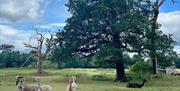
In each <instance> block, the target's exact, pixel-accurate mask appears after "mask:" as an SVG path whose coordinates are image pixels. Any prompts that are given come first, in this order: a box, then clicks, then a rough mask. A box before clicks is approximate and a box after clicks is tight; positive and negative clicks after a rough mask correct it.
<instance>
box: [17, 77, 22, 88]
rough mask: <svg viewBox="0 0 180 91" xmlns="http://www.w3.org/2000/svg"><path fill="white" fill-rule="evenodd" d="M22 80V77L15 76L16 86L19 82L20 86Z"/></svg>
mask: <svg viewBox="0 0 180 91" xmlns="http://www.w3.org/2000/svg"><path fill="white" fill-rule="evenodd" d="M22 78H23V77H22V76H19V75H17V76H16V86H17V85H18V83H19V82H21V84H22V82H23V80H22Z"/></svg>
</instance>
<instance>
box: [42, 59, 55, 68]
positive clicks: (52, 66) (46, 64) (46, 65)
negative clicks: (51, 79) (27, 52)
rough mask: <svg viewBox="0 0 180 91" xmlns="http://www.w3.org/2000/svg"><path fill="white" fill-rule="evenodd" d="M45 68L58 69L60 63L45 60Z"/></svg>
mask: <svg viewBox="0 0 180 91" xmlns="http://www.w3.org/2000/svg"><path fill="white" fill-rule="evenodd" d="M43 68H44V69H57V68H58V65H57V64H56V63H52V62H51V61H44V63H43Z"/></svg>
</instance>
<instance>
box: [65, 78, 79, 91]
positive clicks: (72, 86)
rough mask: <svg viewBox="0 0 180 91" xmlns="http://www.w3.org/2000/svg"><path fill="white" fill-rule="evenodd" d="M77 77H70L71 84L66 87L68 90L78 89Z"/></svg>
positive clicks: (74, 90) (75, 90)
mask: <svg viewBox="0 0 180 91" xmlns="http://www.w3.org/2000/svg"><path fill="white" fill-rule="evenodd" d="M77 88H78V86H77V84H76V77H71V78H70V79H69V85H68V86H67V88H66V91H77Z"/></svg>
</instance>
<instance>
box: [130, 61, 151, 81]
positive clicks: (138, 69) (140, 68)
mask: <svg viewBox="0 0 180 91" xmlns="http://www.w3.org/2000/svg"><path fill="white" fill-rule="evenodd" d="M150 71H151V66H150V64H149V63H147V62H144V61H138V62H136V63H135V64H134V65H132V66H131V67H130V72H131V78H132V80H142V79H147V78H149V77H150Z"/></svg>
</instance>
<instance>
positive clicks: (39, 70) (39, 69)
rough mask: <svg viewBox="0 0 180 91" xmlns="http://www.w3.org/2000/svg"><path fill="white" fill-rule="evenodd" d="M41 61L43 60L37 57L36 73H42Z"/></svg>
mask: <svg viewBox="0 0 180 91" xmlns="http://www.w3.org/2000/svg"><path fill="white" fill-rule="evenodd" d="M42 63H43V60H42V59H39V60H38V61H37V73H38V74H42V73H43V69H42V68H43V66H42Z"/></svg>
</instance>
